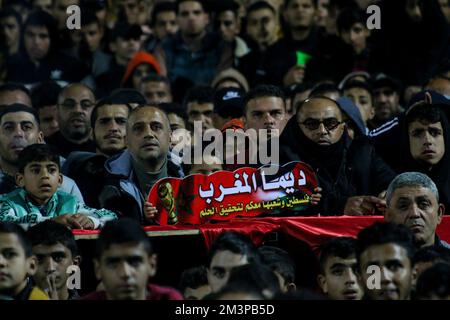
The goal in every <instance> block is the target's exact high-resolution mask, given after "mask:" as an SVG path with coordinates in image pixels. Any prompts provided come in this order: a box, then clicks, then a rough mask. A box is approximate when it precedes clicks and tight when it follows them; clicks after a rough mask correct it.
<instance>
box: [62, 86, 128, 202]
mask: <svg viewBox="0 0 450 320" xmlns="http://www.w3.org/2000/svg"><path fill="white" fill-rule="evenodd" d="M131 95H132V94H131V93H129V94H127V93H123V94H112V95H110V96H108V97H106V98H104V99H102V100H100V101H99V102H98V103H97V104H96V106H95V107H94V109H93V110H92V116H91V127H92V131H93V139H94V141H95V146H96V152H95V153H93V152H85V151H74V152H72V153H70V155H69V156H68V157H67V159H66V161H65V162H64V165H63V166H62V171H63V172H64V173H65V174H66V175H68V176H70V177H71V178H73V179H74V180H75V181H76V183H77V185H78V186H79V188H80V190H81V192H82V193H83V197H84V199H85V201H86V204H88V205H89V206H91V207H93V208H100V204H99V201H98V195H99V193H100V192H101V190H102V189H103V184H104V181H105V174H106V171H105V161H106V160H107V159H108V158H110V157H112V156H114V155H116V154H119V153H121V152H122V151H123V150H124V149H125V148H126V145H125V134H126V132H125V131H126V124H127V120H128V114H129V113H130V111H131V109H132V108H131V105H130V104H131V101H133V97H132V96H131ZM126 101H130V103H127V102H126Z"/></svg>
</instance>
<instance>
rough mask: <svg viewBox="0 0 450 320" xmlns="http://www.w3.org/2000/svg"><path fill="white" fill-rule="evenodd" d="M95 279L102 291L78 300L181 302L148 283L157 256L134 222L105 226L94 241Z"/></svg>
mask: <svg viewBox="0 0 450 320" xmlns="http://www.w3.org/2000/svg"><path fill="white" fill-rule="evenodd" d="M94 267H95V275H96V276H97V278H98V279H99V280H101V281H102V284H103V287H104V290H102V291H96V292H93V293H90V294H88V295H86V296H84V297H82V300H182V299H183V297H182V296H181V294H180V293H179V292H178V291H176V290H175V289H173V288H170V287H163V286H159V285H155V284H152V283H149V279H150V278H152V277H154V276H155V274H156V270H157V254H156V253H155V251H154V249H153V246H152V243H151V242H150V239H149V238H148V237H147V235H146V233H145V232H144V230H143V229H142V228H141V226H140V225H139V223H138V222H136V221H135V220H132V219H129V218H122V219H119V220H117V221H111V222H108V223H106V225H105V226H104V227H103V229H102V230H101V232H100V236H99V238H98V240H97V244H96V250H95V259H94Z"/></svg>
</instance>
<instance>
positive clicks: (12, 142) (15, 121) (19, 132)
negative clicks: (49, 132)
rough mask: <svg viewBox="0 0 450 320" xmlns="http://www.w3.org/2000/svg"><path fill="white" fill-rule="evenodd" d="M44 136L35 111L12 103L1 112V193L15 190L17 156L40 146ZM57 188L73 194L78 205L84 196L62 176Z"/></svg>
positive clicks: (67, 178) (17, 169)
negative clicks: (31, 147) (38, 144)
mask: <svg viewBox="0 0 450 320" xmlns="http://www.w3.org/2000/svg"><path fill="white" fill-rule="evenodd" d="M43 142H44V134H43V133H42V131H41V130H40V128H39V116H38V114H37V111H36V110H35V109H33V108H30V107H28V106H26V105H23V104H19V103H16V104H12V105H10V106H7V107H4V108H3V109H2V110H1V112H0V167H1V171H0V194H3V193H9V192H11V191H13V190H14V189H16V188H17V185H16V181H15V175H16V173H17V172H18V171H19V163H18V159H19V153H20V151H22V150H23V149H24V148H25V147H27V146H29V145H31V144H35V143H43ZM60 189H61V190H63V191H65V192H67V193H70V194H72V195H74V196H75V197H77V199H78V200H79V201H80V202H83V197H82V195H81V193H80V190H79V189H78V187H77V185H76V184H75V182H74V181H73V180H72V179H70V178H69V177H66V176H64V177H63V182H62V185H61V186H60Z"/></svg>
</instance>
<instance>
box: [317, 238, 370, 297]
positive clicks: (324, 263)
mask: <svg viewBox="0 0 450 320" xmlns="http://www.w3.org/2000/svg"><path fill="white" fill-rule="evenodd" d="M355 250H356V240H355V239H353V238H350V237H336V238H331V239H330V240H329V241H328V242H327V243H326V244H324V246H323V247H322V250H321V252H320V258H319V265H320V273H319V275H318V277H317V282H318V283H319V286H320V288H321V289H322V291H323V292H324V293H325V294H326V295H327V296H328V298H330V299H333V300H361V298H362V296H363V290H362V288H361V284H360V283H359V279H358V273H357V269H358V268H357V263H356V256H355Z"/></svg>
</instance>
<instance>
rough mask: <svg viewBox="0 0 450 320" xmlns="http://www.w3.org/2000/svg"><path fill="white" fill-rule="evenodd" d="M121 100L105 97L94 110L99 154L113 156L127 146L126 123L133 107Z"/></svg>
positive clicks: (92, 122)
mask: <svg viewBox="0 0 450 320" xmlns="http://www.w3.org/2000/svg"><path fill="white" fill-rule="evenodd" d="M119 102H120V101H117V99H114V97H109V98H105V99H103V100H100V101H99V102H98V103H97V105H96V106H95V107H94V109H93V110H92V116H91V126H92V130H93V137H94V141H95V145H96V153H97V154H103V155H105V156H107V157H111V156H114V155H116V154H118V153H120V152H122V151H123V150H125V148H126V145H125V135H126V125H127V120H128V114H129V113H130V111H131V110H132V108H131V106H130V105H128V104H126V103H119Z"/></svg>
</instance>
